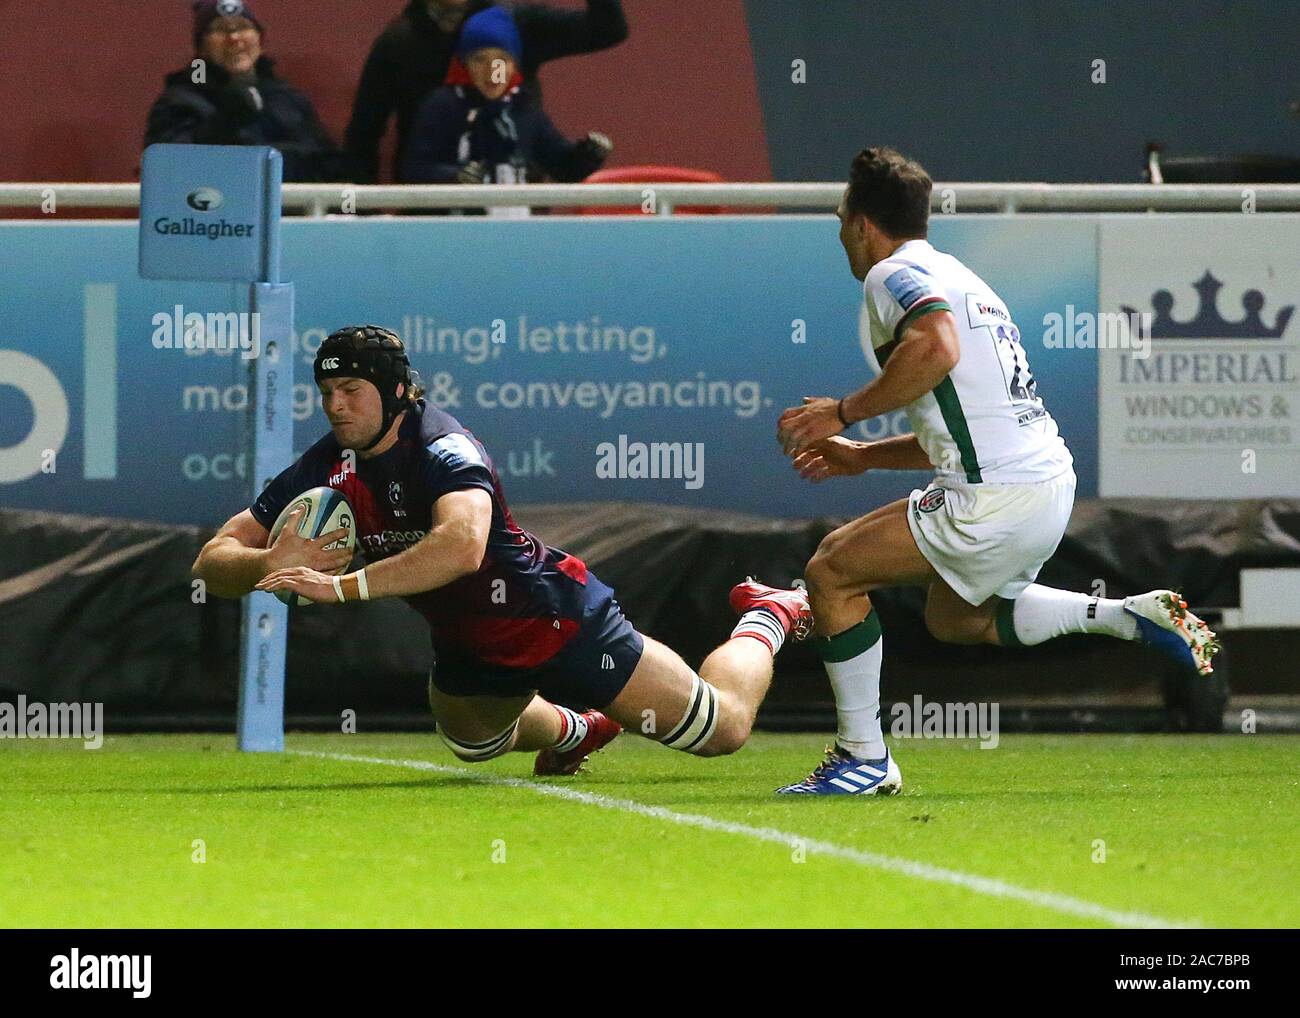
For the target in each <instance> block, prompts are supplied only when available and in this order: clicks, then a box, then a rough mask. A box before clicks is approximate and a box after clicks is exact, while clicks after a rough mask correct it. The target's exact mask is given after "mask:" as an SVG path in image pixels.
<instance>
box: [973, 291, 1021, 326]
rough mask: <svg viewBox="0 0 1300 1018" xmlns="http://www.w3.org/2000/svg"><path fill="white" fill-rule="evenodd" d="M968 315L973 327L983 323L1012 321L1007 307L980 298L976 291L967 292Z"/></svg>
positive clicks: (994, 323) (991, 323)
mask: <svg viewBox="0 0 1300 1018" xmlns="http://www.w3.org/2000/svg"><path fill="white" fill-rule="evenodd" d="M966 317H967V319H968V320H969V321H970V325H971V328H972V329H975V328H979V327H980V326H981V325H996V324H999V323H1008V324H1009V323H1010V322H1011V313H1010V312H1009V311H1007V309H1006V308H1005V307H1003V306H1002V305H1000V304H993V303H990V302H989V301H987V300H980V297H979V295H978V294H974V293H968V294H966Z"/></svg>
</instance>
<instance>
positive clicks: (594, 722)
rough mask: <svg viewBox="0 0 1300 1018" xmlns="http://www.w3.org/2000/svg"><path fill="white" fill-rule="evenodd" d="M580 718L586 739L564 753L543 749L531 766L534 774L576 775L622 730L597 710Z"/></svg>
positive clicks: (588, 712) (617, 724) (615, 722)
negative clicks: (585, 722)
mask: <svg viewBox="0 0 1300 1018" xmlns="http://www.w3.org/2000/svg"><path fill="white" fill-rule="evenodd" d="M582 716H583V717H584V718H585V719H586V721H587V737H586V738H585V739H583V740H582V741H581V742H580V743H578V745H577V746H575V747H574V748H573V749H570V750H568V751H567V752H564V753H560V752H558V751H556V750H554V749H544V750H542V751H541V752H539V753H538V754H537V760H536V762H535V763H534V764H533V773H534V774H536V775H539V776H543V777H544V776H547V775H553V774H577V773H578V769H579V768H580V767H581V766H582V765H583V764H584V763H586V762H587V757H589V756H590V755H591V754H592V753H594V752H596V751H597V750H598V749H603V748H604V747H605V746H608V745H609V744H610V743H611V742H613V741H614V737H615V736H617V735H618V733H619V732H621V731H622V730H623V728H622V726H621V725H620V724H619V723H618V722H617V721H614V720H612V719H611V718H607V717H605V715H604V714H602V713H601V712H600V711H598V710H589V711H584V712H583V714H582Z"/></svg>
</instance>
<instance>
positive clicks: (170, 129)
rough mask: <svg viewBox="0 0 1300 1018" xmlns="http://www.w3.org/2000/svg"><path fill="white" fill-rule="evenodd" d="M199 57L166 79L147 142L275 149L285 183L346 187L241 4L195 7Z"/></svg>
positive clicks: (227, 1) (205, 2) (334, 153)
mask: <svg viewBox="0 0 1300 1018" xmlns="http://www.w3.org/2000/svg"><path fill="white" fill-rule="evenodd" d="M193 13H194V52H195V55H196V56H197V57H198V58H199V59H198V60H197V61H195V63H193V64H187V65H186V66H185V67H183V68H181V69H180V70H179V71H175V72H173V73H171V74H169V75H167V77H166V79H165V87H164V90H163V93H162V95H161V96H159V97H158V99H157V101H155V102H154V104H153V108H152V109H150V111H149V122H148V125H147V126H146V128H145V138H144V143H145V145H146V146H148V145H152V144H154V142H160V141H165V142H185V143H192V144H200V145H273V146H275V147H276V148H277V149H279V150H280V152H281V154H282V155H283V156H284V179H285V180H299V181H311V180H347V179H348V177H349V175H350V174H349V173H348V172H347V171H348V165H347V159H346V157H345V156H344V155H343V153H342V151H341V150H340V149H339V148H338V146H336V145H335V144H334V142H333V141H332V140H331V139H330V136H329V133H328V132H327V131H326V130H325V126H324V125H323V124H322V123H321V121H320V117H318V116H317V115H316V110H315V108H314V107H313V106H312V103H311V100H310V99H308V98H307V96H305V95H304V94H303V93H302V92H299V91H298V90H297V89H296V88H293V87H292V86H291V85H289V84H288V83H287V82H285V81H284V80H283V79H281V78H278V77H276V76H275V73H274V69H273V68H274V65H273V63H272V61H271V59H270V58H269V57H267V56H264V55H263V53H262V23H261V22H260V21H258V20H257V16H256V15H255V14H254V13H253V9H252V6H251V5H250V4H248V3H246V2H245V0H199V2H197V3H195V4H194V5H193Z"/></svg>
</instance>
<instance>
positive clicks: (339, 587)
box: [334, 576, 347, 604]
mask: <svg viewBox="0 0 1300 1018" xmlns="http://www.w3.org/2000/svg"><path fill="white" fill-rule="evenodd" d="M334 596H335V597H337V598H338V599H339V604H343V603H344V601H346V600H347V598H345V597H344V596H343V584H342V582H341V581H340V578H339V577H337V576H336V577H334Z"/></svg>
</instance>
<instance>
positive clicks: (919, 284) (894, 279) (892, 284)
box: [885, 268, 933, 311]
mask: <svg viewBox="0 0 1300 1018" xmlns="http://www.w3.org/2000/svg"><path fill="white" fill-rule="evenodd" d="M885 289H886V290H888V291H889V293H890V296H892V297H893V298H894V300H896V301H898V304H899V306H900V307H901V308H902V309H903V310H904V311H908V310H910V309H911V307H912V305H913V304H915V303H916V302H917V301H919V300H920V299H921V298H923V297H929V296H931V295H932V294H933V291H932V290H931V289H930V284H929V283H927V282H926V281H925V280H923V279H921V277H920V276H918V275H917V274H916V272H915V271H913V270H912V269H910V268H904V269H899V270H898V271H897V272H894V273H892V274H891V275H889V276H886V277H885Z"/></svg>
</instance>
